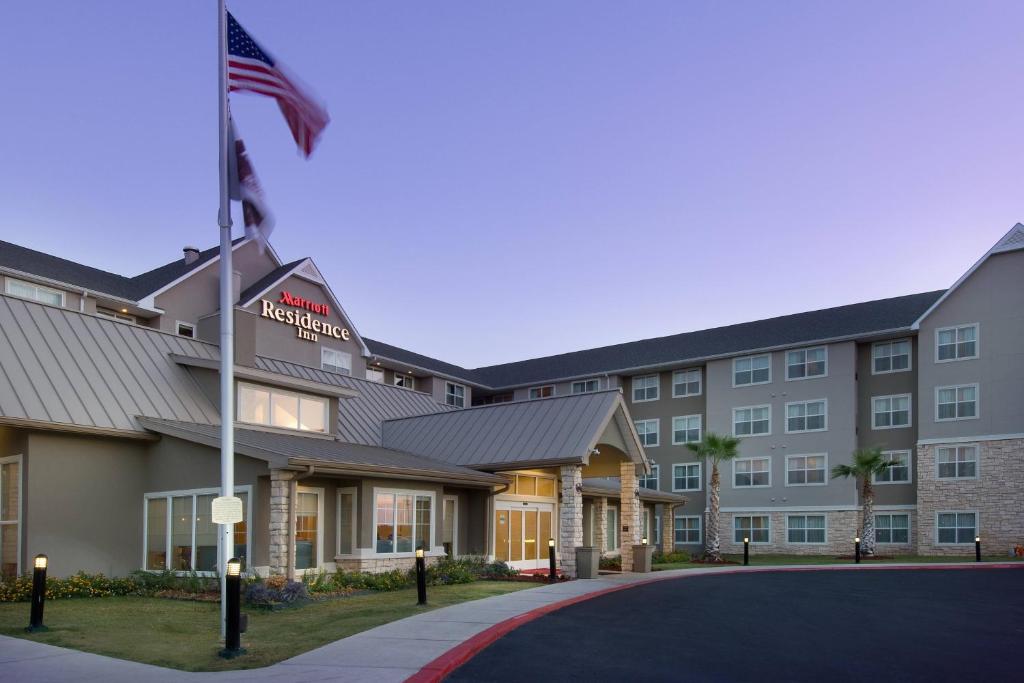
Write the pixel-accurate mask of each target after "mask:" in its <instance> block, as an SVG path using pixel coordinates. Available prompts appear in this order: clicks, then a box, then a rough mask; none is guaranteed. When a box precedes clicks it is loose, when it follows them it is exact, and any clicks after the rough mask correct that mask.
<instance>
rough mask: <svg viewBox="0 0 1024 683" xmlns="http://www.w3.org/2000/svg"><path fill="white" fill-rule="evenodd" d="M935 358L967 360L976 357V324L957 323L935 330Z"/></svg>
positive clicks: (939, 359)
mask: <svg viewBox="0 0 1024 683" xmlns="http://www.w3.org/2000/svg"><path fill="white" fill-rule="evenodd" d="M935 343H936V345H935V360H937V361H940V362H941V361H950V360H967V359H968V358H977V357H978V326H977V325H958V326H957V327H943V328H940V329H938V330H936V331H935Z"/></svg>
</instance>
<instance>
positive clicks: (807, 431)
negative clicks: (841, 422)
mask: <svg viewBox="0 0 1024 683" xmlns="http://www.w3.org/2000/svg"><path fill="white" fill-rule="evenodd" d="M809 379H814V378H813V377H811V378H809ZM808 403H823V404H824V412H823V413H822V416H823V417H824V418H825V426H824V427H822V428H821V429H790V428H789V407H790V406H795V405H805V406H806V405H807V404H808ZM782 407H783V409H784V412H783V424H782V432H783V433H784V434H813V433H815V432H827V431H828V398H810V399H807V400H805V401H789V402H788V403H786V404H784V405H783V406H782ZM768 419H769V425H768V428H769V429H771V424H770V422H771V417H770V416H769V418H768ZM872 419H873V416H872ZM806 420H807V414H806V410H805V411H804V424H805V425H806V424H807V422H806Z"/></svg>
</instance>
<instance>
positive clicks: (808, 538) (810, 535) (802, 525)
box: [786, 515, 825, 543]
mask: <svg viewBox="0 0 1024 683" xmlns="http://www.w3.org/2000/svg"><path fill="white" fill-rule="evenodd" d="M786 541H787V542H789V543H824V542H825V515H789V516H787V517H786Z"/></svg>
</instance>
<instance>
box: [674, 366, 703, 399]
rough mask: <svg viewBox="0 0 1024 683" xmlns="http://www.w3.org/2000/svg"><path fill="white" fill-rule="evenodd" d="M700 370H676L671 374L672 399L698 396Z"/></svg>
mask: <svg viewBox="0 0 1024 683" xmlns="http://www.w3.org/2000/svg"><path fill="white" fill-rule="evenodd" d="M700 384H701V376H700V368H693V369H692V370H676V371H675V372H673V373H672V398H682V397H684V396H700V391H701V386H700Z"/></svg>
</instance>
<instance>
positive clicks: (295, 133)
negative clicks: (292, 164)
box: [228, 12, 330, 157]
mask: <svg viewBox="0 0 1024 683" xmlns="http://www.w3.org/2000/svg"><path fill="white" fill-rule="evenodd" d="M228 89H229V90H232V91H234V90H247V91H249V92H254V93H258V94H260V95H267V96H268V97H273V98H274V99H276V100H277V105H278V106H279V107H280V108H281V113H282V114H284V118H285V120H286V121H287V122H288V127H289V128H291V130H292V137H293V138H295V144H297V145H298V146H299V149H300V150H302V153H303V154H305V155H306V156H307V157H308V156H309V155H310V154H312V153H313V147H314V146H315V145H316V141H317V138H318V137H319V136H320V133H321V132H323V130H324V128H326V127H327V123H328V121H330V118H329V117H328V116H327V111H326V110H325V109H324V108H323V107H322V106H320V105H319V104H317V103H316V102H315V101H314V100H313V99H312V98H311V97H310V96H309V95H308V94H306V93H305V92H303V91H302V89H301V88H299V87H298V86H297V85H296V84H295V83H294V82H293V81H292V80H291V79H289V78H288V76H286V75H285V74H284V72H283V71H282V69H281V67H280V66H279V65H278V64H276V63H275V61H274V59H273V58H272V57H271V56H270V55H268V54H267V53H266V52H265V51H264V50H263V48H261V47H260V46H259V45H258V44H257V43H256V41H255V40H253V39H252V37H251V36H250V35H249V34H248V33H246V32H245V29H244V28H242V27H241V26H240V25H239V23H238V22H237V21H235V18H234V17H233V16H231V13H230V12H228Z"/></svg>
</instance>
